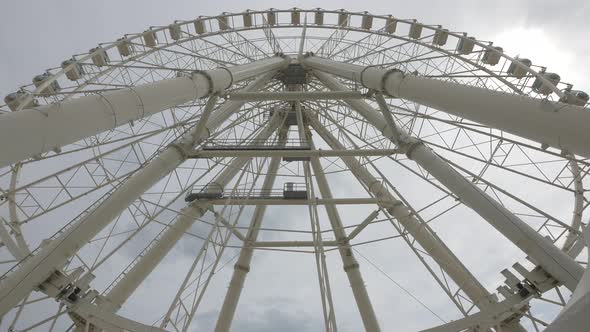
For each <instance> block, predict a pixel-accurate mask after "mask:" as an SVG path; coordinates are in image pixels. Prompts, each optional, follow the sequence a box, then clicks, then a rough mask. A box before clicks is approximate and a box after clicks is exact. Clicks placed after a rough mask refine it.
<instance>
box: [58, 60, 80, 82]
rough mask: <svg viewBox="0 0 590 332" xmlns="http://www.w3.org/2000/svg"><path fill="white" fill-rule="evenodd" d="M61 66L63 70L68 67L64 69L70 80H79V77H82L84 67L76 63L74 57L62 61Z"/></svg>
mask: <svg viewBox="0 0 590 332" xmlns="http://www.w3.org/2000/svg"><path fill="white" fill-rule="evenodd" d="M70 66H71V67H70ZM68 67H70V68H68ZM61 68H63V69H64V70H65V69H66V68H68V69H67V70H66V77H67V78H68V79H69V80H71V81H76V80H79V79H80V78H82V75H84V68H83V67H82V65H81V64H80V63H78V62H77V61H76V60H74V59H69V60H66V61H64V62H62V63H61Z"/></svg>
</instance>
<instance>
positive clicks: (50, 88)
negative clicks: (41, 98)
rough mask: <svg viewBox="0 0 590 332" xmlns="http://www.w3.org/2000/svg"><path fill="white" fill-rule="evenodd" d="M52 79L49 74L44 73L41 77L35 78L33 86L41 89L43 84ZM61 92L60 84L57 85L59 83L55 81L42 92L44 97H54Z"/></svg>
mask: <svg viewBox="0 0 590 332" xmlns="http://www.w3.org/2000/svg"><path fill="white" fill-rule="evenodd" d="M50 78H51V75H50V74H49V73H43V74H41V75H37V76H35V77H33V84H34V85H35V87H37V88H38V87H40V86H41V85H42V84H43V83H45V82H46V81H47V80H49V79H50ZM59 90H61V87H60V86H59V83H57V81H53V82H51V83H49V85H48V86H47V87H46V88H45V89H43V90H41V93H40V94H42V95H52V94H55V93H57V92H59Z"/></svg>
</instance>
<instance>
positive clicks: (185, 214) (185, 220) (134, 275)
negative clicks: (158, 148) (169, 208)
mask: <svg viewBox="0 0 590 332" xmlns="http://www.w3.org/2000/svg"><path fill="white" fill-rule="evenodd" d="M281 122H282V117H281V116H279V115H278V114H276V115H275V116H273V117H272V118H271V120H270V121H269V122H268V123H267V125H266V127H265V128H264V129H263V130H262V131H261V132H260V133H258V135H256V137H255V138H254V140H255V141H263V140H267V139H268V138H269V137H270V135H272V133H273V132H274V131H275V130H276V129H277V127H278V126H279V125H280V124H281ZM250 159H251V158H247V157H245V158H244V157H243V158H236V159H234V160H233V161H232V162H231V163H230V164H229V165H228V166H227V167H226V168H225V170H224V171H223V172H221V173H219V174H218V175H217V177H215V179H214V180H213V182H214V183H216V184H218V185H220V186H221V187H222V188H223V187H225V186H226V185H227V184H228V183H229V182H230V181H231V179H233V178H234V177H235V176H236V175H237V173H238V172H239V171H240V170H241V169H242V168H243V167H244V165H245V164H246V163H247V162H248V161H249V160H250ZM207 205H209V204H208V203H207V202H206V201H205V202H203V203H202V204H199V202H198V201H196V202H193V203H191V204H189V205H188V206H186V207H185V208H183V209H182V210H181V213H180V214H179V216H178V217H177V219H176V220H175V221H174V223H173V224H172V225H171V226H170V227H169V228H168V229H167V230H166V231H165V232H164V233H163V234H162V236H161V237H160V239H158V240H157V242H156V243H155V245H154V246H152V247H150V248H149V249H148V250H147V252H146V253H145V254H144V255H143V256H142V257H141V258H140V259H139V260H138V261H137V264H135V265H133V267H132V268H131V269H130V270H129V271H126V273H125V276H124V277H123V278H122V279H121V280H120V281H119V282H118V283H117V284H116V285H115V286H114V287H113V288H112V289H111V290H110V291H109V292H108V294H106V298H107V299H108V300H109V301H110V302H111V303H112V304H113V305H114V308H115V309H116V310H118V309H119V308H120V307H121V306H122V305H123V304H124V303H125V302H126V301H127V299H128V298H129V297H130V296H131V294H133V292H134V291H135V290H136V289H137V288H138V287H139V286H140V285H141V284H142V283H143V281H144V280H145V279H146V278H147V277H148V276H149V274H150V273H151V272H152V271H153V270H154V269H155V268H156V267H157V266H158V264H160V262H161V261H162V259H164V257H165V256H166V255H167V254H168V253H169V252H170V250H172V248H173V247H174V245H175V244H176V243H177V242H178V241H179V240H180V239H181V238H182V235H184V233H185V232H186V231H188V229H189V228H190V227H191V226H192V224H193V223H194V222H195V220H197V219H198V218H200V217H201V216H202V215H203V214H205V212H206V211H207ZM116 310H115V311H116Z"/></svg>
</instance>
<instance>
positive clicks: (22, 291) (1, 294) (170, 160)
mask: <svg viewBox="0 0 590 332" xmlns="http://www.w3.org/2000/svg"><path fill="white" fill-rule="evenodd" d="M273 75H274V71H273V72H270V73H266V74H264V75H262V76H260V77H259V78H258V79H256V80H255V81H254V82H252V83H250V84H249V85H248V89H250V88H260V87H261V86H262V85H263V84H265V83H266V82H267V81H268V80H270V79H271V78H272V76H273ZM241 105H242V103H239V102H238V103H233V104H230V105H228V106H227V107H221V108H220V109H219V110H218V111H217V112H215V113H214V114H213V117H212V118H211V119H209V121H207V126H206V128H205V129H207V131H208V132H209V131H211V130H213V129H215V128H216V127H217V126H218V125H220V124H221V123H222V122H223V121H225V119H227V117H229V116H230V115H231V114H232V113H233V112H234V111H235V110H237V109H239V107H241ZM232 108H233V110H232V111H231V112H230V110H231V109H232ZM228 109H229V110H228ZM208 132H207V133H206V135H208V134H209V133H208ZM195 134H196V131H195V130H192V131H191V132H190V133H188V134H187V135H186V136H185V137H183V138H181V139H180V140H178V141H177V142H176V143H175V144H171V145H170V146H168V147H167V148H166V149H164V150H163V151H162V152H161V153H160V154H159V155H158V156H156V157H155V158H154V159H152V160H151V161H150V162H149V163H148V164H147V165H145V166H144V167H143V168H142V169H141V170H139V171H138V172H137V173H135V174H134V175H133V176H132V177H130V178H129V179H128V180H127V181H126V182H125V183H124V184H123V185H122V186H121V187H119V188H118V189H117V190H115V191H114V192H113V193H112V194H111V196H110V197H108V198H107V199H105V200H104V201H103V202H101V204H99V205H98V206H97V207H96V208H94V209H93V210H91V211H90V212H88V214H87V215H86V216H85V217H83V218H81V219H79V220H78V221H77V222H75V223H73V224H72V225H71V227H70V228H69V229H67V230H65V231H64V232H63V233H62V234H61V235H59V236H58V237H57V238H55V239H54V240H53V241H52V242H51V243H49V244H48V245H47V246H46V247H44V248H43V249H41V250H40V251H39V252H38V253H36V254H35V255H34V256H30V257H29V258H28V259H26V260H24V261H22V262H21V264H20V265H19V266H18V267H17V268H16V270H15V271H13V272H11V273H10V274H9V275H8V276H7V277H6V278H5V279H4V282H3V283H2V285H1V287H0V316H2V315H4V314H5V313H6V312H8V311H9V310H10V309H12V308H13V307H14V306H15V305H16V304H17V303H18V302H20V301H21V300H22V299H23V298H24V297H26V296H27V294H29V292H30V291H31V290H32V289H34V288H35V287H37V286H38V285H39V284H40V283H42V282H43V281H44V280H47V278H48V277H49V276H50V275H51V274H52V273H53V271H54V270H55V269H56V268H59V267H61V266H62V265H63V264H64V263H65V262H66V261H67V259H68V258H69V257H71V256H72V255H73V254H74V253H75V252H76V251H78V249H80V248H81V247H82V246H83V245H84V244H85V243H86V242H88V240H90V239H92V238H93V237H94V236H96V234H98V233H99V232H100V231H101V230H102V229H103V228H104V227H106V226H107V225H108V224H109V223H110V222H111V221H112V220H113V219H114V218H115V217H116V216H117V215H119V214H120V213H121V212H123V211H124V210H125V209H126V208H127V207H128V206H129V205H130V204H131V203H133V201H135V200H136V199H137V198H138V197H140V196H141V195H142V194H143V193H144V192H145V191H147V190H148V189H149V188H150V187H152V186H153V185H154V184H156V183H157V182H158V181H159V180H160V179H161V178H163V177H164V176H165V175H166V174H169V173H170V172H172V171H173V170H174V169H175V168H176V167H177V166H178V165H180V163H181V162H182V161H183V160H184V159H185V151H184V148H185V147H187V146H188V147H191V148H192V146H193V145H194V144H198V143H200V142H202V140H203V137H197V136H196V135H195ZM206 135H205V134H204V133H203V134H202V136H206Z"/></svg>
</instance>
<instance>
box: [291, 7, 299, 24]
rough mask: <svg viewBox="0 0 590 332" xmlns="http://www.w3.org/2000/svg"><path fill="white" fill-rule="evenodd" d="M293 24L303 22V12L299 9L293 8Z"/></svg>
mask: <svg viewBox="0 0 590 332" xmlns="http://www.w3.org/2000/svg"><path fill="white" fill-rule="evenodd" d="M291 24H293V25H299V24H301V12H300V11H299V9H293V11H292V12H291Z"/></svg>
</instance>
